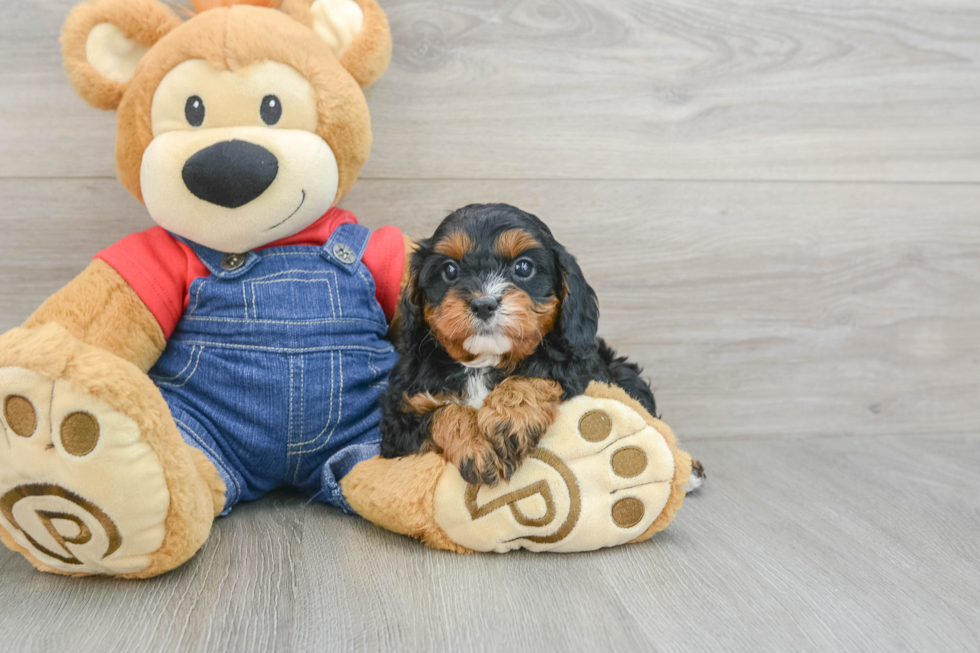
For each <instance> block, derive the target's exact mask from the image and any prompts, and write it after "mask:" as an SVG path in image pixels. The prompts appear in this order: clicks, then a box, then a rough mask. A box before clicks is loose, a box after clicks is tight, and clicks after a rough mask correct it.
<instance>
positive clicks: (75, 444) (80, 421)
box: [61, 412, 99, 456]
mask: <svg viewBox="0 0 980 653" xmlns="http://www.w3.org/2000/svg"><path fill="white" fill-rule="evenodd" d="M98 442H99V422H98V420H96V419H95V418H94V417H92V416H91V415H89V414H88V413H82V412H77V413H72V414H71V415H68V416H67V417H65V419H63V420H62V421H61V446H63V447H64V448H65V451H67V452H68V453H70V454H71V455H73V456H85V455H88V454H90V453H92V450H93V449H95V445H96V444H98Z"/></svg>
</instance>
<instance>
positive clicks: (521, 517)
mask: <svg viewBox="0 0 980 653" xmlns="http://www.w3.org/2000/svg"><path fill="white" fill-rule="evenodd" d="M674 471H675V461H674V456H673V454H672V453H671V450H670V447H669V446H668V444H667V442H666V441H665V440H664V437H663V436H662V435H661V434H660V433H659V432H658V431H657V430H656V429H654V428H653V427H652V426H650V425H649V424H647V423H646V422H645V421H644V420H643V418H642V417H641V416H640V415H639V414H638V413H637V412H636V411H634V410H632V409H631V408H629V407H628V406H626V405H624V404H622V403H620V402H618V401H614V400H610V399H599V398H592V397H587V396H581V397H576V398H574V399H572V400H570V401H568V402H566V403H565V404H563V405H562V408H561V412H560V413H559V416H558V419H557V421H556V422H555V423H554V424H553V425H552V426H551V428H550V429H549V430H548V433H547V434H546V435H545V437H544V438H542V440H541V442H540V444H539V445H538V449H537V450H536V451H535V452H534V453H532V454H531V456H530V457H529V458H528V459H527V460H525V461H524V463H523V465H522V466H521V468H520V469H519V470H518V471H517V473H516V474H514V476H513V477H512V478H511V480H510V482H508V483H500V484H499V485H497V486H495V487H488V486H477V485H468V484H467V483H466V482H465V481H464V480H463V479H462V477H461V476H460V475H459V473H458V471H457V470H456V469H455V468H453V467H449V468H447V470H446V472H445V473H444V474H443V475H442V477H441V478H440V480H439V483H438V485H437V487H436V494H435V519H436V522H437V523H438V524H439V526H440V527H441V528H442V529H443V530H444V531H445V533H446V534H447V535H448V536H449V537H450V538H451V539H453V540H454V541H455V542H457V543H459V544H461V545H463V546H465V547H468V548H470V549H473V550H475V551H496V552H498V553H503V552H505V551H510V550H513V549H518V548H525V549H530V550H532V551H558V552H571V551H591V550H595V549H599V548H603V547H609V546H617V545H620V544H625V543H627V542H630V541H632V540H634V539H636V538H638V537H640V536H641V535H643V534H644V533H645V532H646V531H647V529H649V528H650V526H651V525H652V524H653V522H654V521H655V520H656V519H657V517H659V516H660V514H661V512H662V511H663V510H664V507H665V506H666V505H667V502H668V499H669V498H670V493H671V487H672V486H671V484H672V482H673V478H674Z"/></svg>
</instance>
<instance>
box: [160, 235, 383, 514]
mask: <svg viewBox="0 0 980 653" xmlns="http://www.w3.org/2000/svg"><path fill="white" fill-rule="evenodd" d="M370 234H371V232H370V230H369V229H367V228H365V227H362V226H360V225H357V224H344V225H340V226H339V227H337V229H336V230H335V231H334V232H333V234H331V236H330V239H329V240H328V241H327V243H326V244H325V245H323V246H322V247H319V246H302V245H300V246H286V247H273V248H269V249H263V250H261V251H257V252H249V253H247V254H233V255H227V254H222V253H220V252H217V251H214V250H211V249H207V248H205V247H202V246H200V245H197V244H194V243H191V242H189V241H183V242H186V244H187V245H188V246H190V247H191V248H192V249H193V250H194V252H195V253H196V254H197V256H198V257H199V258H200V259H201V262H202V263H203V264H204V265H205V266H206V267H207V268H208V270H209V271H210V272H211V274H210V276H207V277H201V278H199V279H197V280H195V281H194V282H193V283H192V284H191V286H190V297H189V303H188V306H187V309H186V310H185V311H184V315H183V317H182V318H181V320H180V323H179V324H178V325H177V329H176V330H175V331H174V333H173V335H172V336H171V338H170V340H169V342H168V343H167V348H166V351H164V353H163V356H162V357H161V358H160V360H159V361H158V362H157V364H156V365H155V366H154V368H153V369H152V370H150V377H151V378H152V379H153V381H154V382H155V383H156V385H157V387H159V388H160V391H161V392H162V393H163V396H164V398H165V399H166V400H167V403H168V404H169V405H170V412H171V414H172V415H173V418H174V420H175V421H176V423H177V428H178V429H179V430H180V433H181V434H182V435H183V437H184V440H185V441H186V442H187V443H188V444H190V445H191V446H193V447H196V448H197V449H200V450H201V451H202V452H204V455H205V456H207V457H208V459H209V460H210V461H211V462H212V463H214V466H215V467H217V469H218V472H219V473H220V474H221V478H222V479H223V480H224V482H225V484H226V486H227V492H226V504H225V509H224V513H222V514H227V513H228V512H229V511H230V510H231V508H232V506H234V505H235V504H236V503H238V502H239V501H250V500H254V499H257V498H259V497H260V496H262V495H263V494H265V493H266V492H268V491H269V490H272V489H274V488H276V487H278V486H280V485H292V486H294V487H297V488H299V489H300V490H302V491H303V492H305V493H307V494H308V495H310V496H311V497H313V498H314V499H316V500H318V501H323V502H326V503H330V504H333V505H335V506H337V507H339V508H341V509H342V510H344V511H346V512H351V513H352V512H353V510H352V509H351V508H350V506H349V505H348V504H347V501H346V500H345V499H344V497H343V494H342V493H341V490H340V485H339V481H340V479H341V478H343V477H344V475H346V474H347V472H349V471H350V470H351V469H352V468H353V467H354V465H356V464H357V463H359V462H361V461H362V460H366V459H367V458H371V457H373V456H375V455H377V454H378V451H379V445H380V440H381V435H380V433H379V430H378V424H379V421H380V418H381V409H380V404H379V402H378V398H379V395H380V394H381V393H382V392H383V390H384V387H385V385H386V384H387V381H388V373H389V372H390V371H391V368H392V366H393V365H394V364H395V360H396V358H397V356H396V354H395V352H394V348H393V347H392V346H391V344H390V343H388V342H387V341H386V340H384V336H385V333H386V332H387V329H388V326H387V322H386V320H385V316H384V312H383V311H382V310H381V306H380V305H379V304H378V302H377V300H376V299H375V294H374V293H375V288H374V279H373V277H372V276H371V273H370V272H369V271H368V269H367V267H365V265H364V264H363V263H362V262H361V257H362V255H363V254H364V249H365V247H366V246H367V243H368V238H369V236H370Z"/></svg>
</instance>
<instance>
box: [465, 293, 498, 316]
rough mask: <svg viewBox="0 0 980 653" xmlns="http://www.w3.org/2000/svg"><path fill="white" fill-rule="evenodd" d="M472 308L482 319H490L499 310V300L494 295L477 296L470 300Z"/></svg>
mask: <svg viewBox="0 0 980 653" xmlns="http://www.w3.org/2000/svg"><path fill="white" fill-rule="evenodd" d="M470 310H471V311H473V314H474V315H476V316H477V317H478V318H480V319H481V320H489V319H490V316H491V315H493V312H494V311H495V310H497V300H496V299H494V298H493V297H477V298H476V299H474V300H473V301H471V302H470Z"/></svg>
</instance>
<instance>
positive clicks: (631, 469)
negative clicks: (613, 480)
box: [609, 447, 647, 478]
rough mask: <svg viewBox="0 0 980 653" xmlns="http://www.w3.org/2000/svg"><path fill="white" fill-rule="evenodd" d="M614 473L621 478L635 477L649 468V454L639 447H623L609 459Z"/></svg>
mask: <svg viewBox="0 0 980 653" xmlns="http://www.w3.org/2000/svg"><path fill="white" fill-rule="evenodd" d="M609 462H610V464H611V465H612V470H613V473H614V474H616V476H619V477H620V478H633V477H634V476H639V475H640V474H642V473H643V470H644V469H646V468H647V455H646V453H644V451H643V449H640V448H639V447H623V448H622V449H619V450H618V451H616V453H614V454H613V455H612V458H610V460H609Z"/></svg>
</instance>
